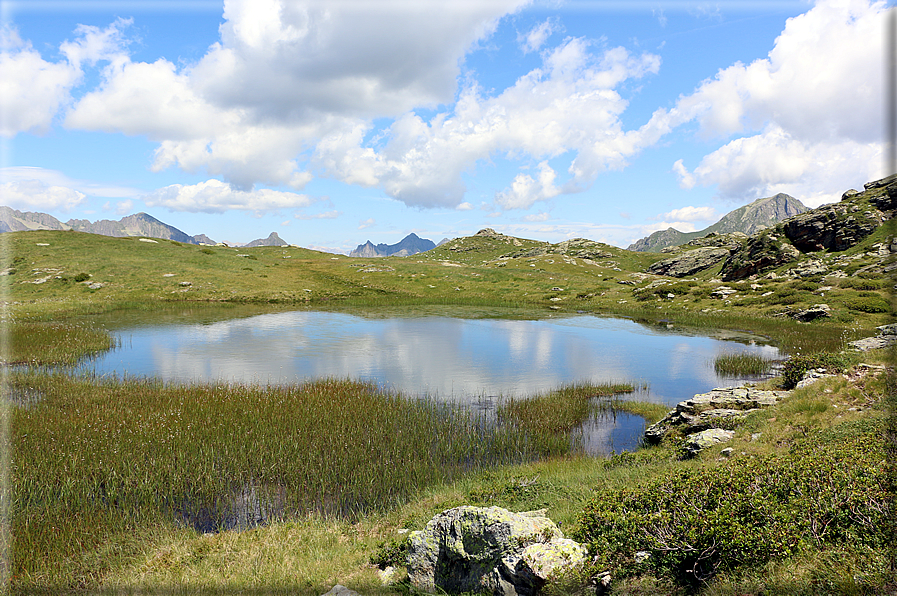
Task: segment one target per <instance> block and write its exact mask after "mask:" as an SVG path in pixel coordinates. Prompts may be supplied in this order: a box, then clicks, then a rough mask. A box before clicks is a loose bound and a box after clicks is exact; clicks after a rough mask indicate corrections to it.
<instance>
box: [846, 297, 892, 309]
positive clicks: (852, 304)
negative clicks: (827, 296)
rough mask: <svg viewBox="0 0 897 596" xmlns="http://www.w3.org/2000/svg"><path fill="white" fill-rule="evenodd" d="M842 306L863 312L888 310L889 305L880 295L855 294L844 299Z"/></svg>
mask: <svg viewBox="0 0 897 596" xmlns="http://www.w3.org/2000/svg"><path fill="white" fill-rule="evenodd" d="M844 306H846V307H847V308H849V309H850V310H858V311H860V312H865V313H881V312H888V311H889V310H890V309H891V305H890V304H888V301H887V300H885V299H884V298H882V297H881V296H877V295H876V296H857V297H856V298H847V299H845V300H844Z"/></svg>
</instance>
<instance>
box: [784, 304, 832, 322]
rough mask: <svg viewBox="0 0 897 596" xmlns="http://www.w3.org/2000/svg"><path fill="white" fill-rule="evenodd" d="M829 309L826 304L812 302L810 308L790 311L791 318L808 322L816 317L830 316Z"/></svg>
mask: <svg viewBox="0 0 897 596" xmlns="http://www.w3.org/2000/svg"><path fill="white" fill-rule="evenodd" d="M831 310H832V309H831V308H829V305H828V304H814V305H813V306H811V307H810V308H807V309H804V310H800V311H797V312H794V313H791V318H792V319H796V320H798V321H801V322H802V323H809V322H810V321H815V320H816V319H820V318H824V317H830V316H832V314H831Z"/></svg>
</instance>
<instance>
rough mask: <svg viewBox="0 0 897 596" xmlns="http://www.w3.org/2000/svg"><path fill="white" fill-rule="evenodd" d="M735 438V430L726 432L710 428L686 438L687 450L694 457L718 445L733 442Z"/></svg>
mask: <svg viewBox="0 0 897 596" xmlns="http://www.w3.org/2000/svg"><path fill="white" fill-rule="evenodd" d="M734 436H735V431H734V430H724V429H722V428H708V429H707V430H702V431H701V432H697V433H694V434H691V435H688V436H687V437H685V450H686V451H687V452H688V454H689V455H690V456H692V457H694V456H695V455H697V454H698V453H700V452H701V451H703V450H705V449H708V448H710V447H713V446H714V445H716V444H718V443H725V442H726V441H731V440H732V438H733V437H734Z"/></svg>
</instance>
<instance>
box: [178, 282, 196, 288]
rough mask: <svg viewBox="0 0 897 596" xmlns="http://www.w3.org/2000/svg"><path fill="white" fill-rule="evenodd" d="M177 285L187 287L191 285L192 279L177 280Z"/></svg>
mask: <svg viewBox="0 0 897 596" xmlns="http://www.w3.org/2000/svg"><path fill="white" fill-rule="evenodd" d="M178 285H179V286H183V287H185V288H189V287H190V286H192V285H193V282H192V281H182V282H178Z"/></svg>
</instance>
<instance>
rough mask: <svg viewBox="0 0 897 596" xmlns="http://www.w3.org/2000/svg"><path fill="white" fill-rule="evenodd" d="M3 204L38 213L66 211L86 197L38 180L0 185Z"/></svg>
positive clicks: (74, 191) (72, 190)
mask: <svg viewBox="0 0 897 596" xmlns="http://www.w3.org/2000/svg"><path fill="white" fill-rule="evenodd" d="M0 196H2V197H3V204H4V205H6V206H7V207H12V208H14V209H26V210H27V209H37V210H40V211H54V210H62V211H68V210H70V209H73V208H74V207H77V206H78V205H80V204H81V203H83V202H84V200H85V199H86V198H87V196H86V195H85V194H84V193H82V192H78V191H77V190H74V189H73V188H68V187H65V186H52V185H49V184H45V183H44V182H41V181H40V180H15V181H12V182H4V183H3V184H0Z"/></svg>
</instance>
